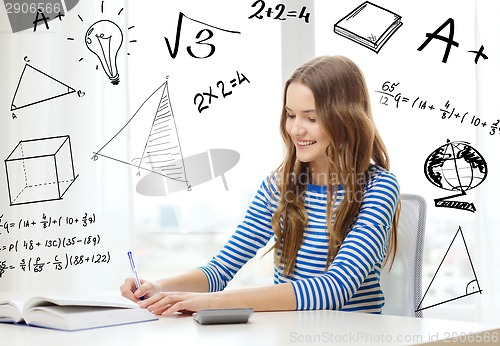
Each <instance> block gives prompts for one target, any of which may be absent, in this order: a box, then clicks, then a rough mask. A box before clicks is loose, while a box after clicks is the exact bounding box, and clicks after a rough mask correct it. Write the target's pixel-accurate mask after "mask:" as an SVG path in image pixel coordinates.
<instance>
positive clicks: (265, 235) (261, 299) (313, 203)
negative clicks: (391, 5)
mask: <svg viewBox="0 0 500 346" xmlns="http://www.w3.org/2000/svg"><path fill="white" fill-rule="evenodd" d="M280 129H281V135H282V137H283V140H284V142H285V146H286V149H287V152H286V156H285V158H284V160H283V162H282V163H281V164H280V165H279V167H278V168H277V169H276V170H275V171H273V172H272V173H271V174H270V175H269V176H268V177H266V178H265V179H264V181H263V182H262V184H261V186H260V188H259V189H258V191H257V193H256V195H255V198H254V200H253V201H252V203H251V204H250V206H249V208H248V211H247V213H246V215H245V218H244V220H243V221H242V223H241V224H240V225H239V226H238V227H237V228H236V231H235V233H234V234H233V235H232V237H231V238H230V239H229V241H228V242H227V243H226V245H225V246H224V247H223V249H222V250H221V251H220V252H219V254H218V255H217V256H215V257H214V258H213V259H212V260H211V261H210V262H209V263H207V264H205V265H203V266H201V267H199V268H196V269H194V270H192V271H190V272H188V273H186V274H183V275H180V276H177V277H173V278H166V279H162V280H158V281H155V282H150V281H144V280H142V281H141V287H139V288H138V289H136V287H135V283H134V280H133V279H132V278H129V279H127V280H126V281H125V283H124V284H123V285H122V286H121V291H122V294H123V295H124V296H126V297H128V298H130V299H132V300H134V301H138V302H139V298H140V297H146V298H147V299H146V300H144V301H143V302H141V304H140V306H141V307H143V308H147V309H149V310H150V311H153V312H154V313H156V314H163V315H169V314H172V313H175V312H178V311H197V310H198V309H202V308H237V307H251V308H253V309H254V310H256V311H273V310H293V309H296V310H307V309H335V310H344V311H363V312H372V313H380V312H381V311H382V307H383V305H384V295H383V292H382V290H381V288H380V285H379V275H380V269H381V268H382V265H384V263H385V262H386V261H387V259H388V258H390V255H394V253H395V251H396V244H397V237H396V232H394V231H393V230H394V229H396V226H397V222H398V213H399V185H398V182H397V179H396V177H395V176H394V175H393V174H392V173H390V172H389V159H388V155H387V151H386V149H385V146H384V144H383V141H382V139H381V138H380V136H379V134H378V132H377V130H376V127H375V124H374V121H373V118H372V114H371V109H370V101H369V96H368V91H367V88H366V83H365V80H364V77H363V74H362V73H361V71H360V70H359V68H358V66H357V65H356V64H354V63H353V62H352V61H351V60H349V59H347V58H345V57H342V56H324V57H318V58H315V59H313V60H311V61H309V62H307V63H306V64H304V65H302V66H301V67H299V68H298V69H297V70H296V71H295V72H294V73H293V74H292V76H291V77H290V79H289V80H288V81H287V82H286V84H285V89H284V96H283V110H282V115H281V120H280ZM270 239H274V246H273V248H272V249H271V250H273V249H274V258H275V261H274V285H270V286H265V287H257V288H248V289H239V290H236V289H234V290H224V288H225V287H226V285H227V283H228V282H229V281H230V280H231V279H232V278H233V277H234V275H235V274H236V273H237V272H238V270H239V269H240V268H241V267H242V266H243V265H244V264H245V263H246V262H247V261H248V260H249V259H251V258H252V257H254V256H255V255H256V253H257V251H258V250H259V249H260V248H262V247H264V246H265V245H266V244H267V243H268V242H269V240H270ZM194 292H199V293H194Z"/></svg>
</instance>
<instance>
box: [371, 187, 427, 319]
mask: <svg viewBox="0 0 500 346" xmlns="http://www.w3.org/2000/svg"><path fill="white" fill-rule="evenodd" d="M400 198H401V213H400V216H399V225H398V248H397V252H396V257H395V260H394V264H393V266H392V268H391V269H390V270H389V268H390V263H387V264H386V265H385V266H384V267H383V268H382V271H381V273H380V285H381V287H382V291H383V292H384V296H385V305H384V307H383V309H382V313H383V314H386V315H398V316H412V317H422V311H418V312H415V310H416V309H417V307H418V305H419V304H420V300H421V299H422V253H423V246H424V233H425V218H426V213H427V207H426V202H425V199H424V198H423V197H421V196H419V195H412V194H401V196H400Z"/></svg>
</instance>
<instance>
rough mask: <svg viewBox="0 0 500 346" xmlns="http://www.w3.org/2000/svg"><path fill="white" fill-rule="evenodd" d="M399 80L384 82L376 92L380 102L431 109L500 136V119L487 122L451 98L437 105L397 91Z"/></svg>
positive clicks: (442, 115) (444, 117) (451, 119)
mask: <svg viewBox="0 0 500 346" xmlns="http://www.w3.org/2000/svg"><path fill="white" fill-rule="evenodd" d="M399 84H400V83H399V82H396V83H392V82H390V81H385V82H384V83H382V87H381V90H376V91H375V92H376V93H379V94H381V96H380V99H379V103H380V104H381V105H384V106H389V105H390V104H392V105H395V106H396V108H399V107H403V105H404V104H408V106H410V107H411V108H414V109H418V110H422V111H430V112H435V113H438V114H439V115H440V117H441V119H443V120H447V121H448V120H449V121H458V122H460V123H461V124H465V125H469V126H471V127H479V128H484V129H485V130H487V131H488V134H489V135H491V136H494V135H498V137H500V131H499V128H500V119H496V121H494V122H491V123H489V122H487V121H485V120H482V119H481V118H480V117H478V116H477V115H473V114H470V113H469V112H467V111H466V112H462V110H459V109H457V108H456V107H453V106H452V103H451V102H450V100H446V102H443V103H442V105H441V106H437V104H436V106H435V105H434V103H432V102H431V101H430V100H426V99H424V98H421V97H420V96H417V97H410V96H407V95H406V94H403V93H401V92H397V88H398V86H399Z"/></svg>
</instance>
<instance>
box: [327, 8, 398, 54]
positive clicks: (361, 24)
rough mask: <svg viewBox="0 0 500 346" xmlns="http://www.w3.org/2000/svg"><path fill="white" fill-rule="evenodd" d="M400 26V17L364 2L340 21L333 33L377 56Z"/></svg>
mask: <svg viewBox="0 0 500 346" xmlns="http://www.w3.org/2000/svg"><path fill="white" fill-rule="evenodd" d="M401 25H403V23H402V22H401V16H400V15H398V14H396V13H394V12H391V11H389V10H387V9H385V8H383V7H380V6H378V5H375V4H373V3H371V2H369V1H365V2H364V3H362V4H361V5H359V6H358V7H356V8H355V9H354V10H352V11H351V12H349V14H347V15H346V16H345V17H343V18H342V19H340V20H339V21H338V22H337V23H336V24H335V26H334V29H333V31H334V32H335V33H336V34H338V35H340V36H343V37H345V38H347V39H349V40H351V41H353V42H356V43H358V44H360V45H362V46H364V47H366V48H368V49H371V50H373V51H374V52H376V53H377V54H378V52H379V51H380V49H382V47H383V46H384V45H385V44H386V43H387V41H388V40H389V38H391V37H392V35H394V33H395V32H396V31H397V30H398V29H399V28H400V27H401Z"/></svg>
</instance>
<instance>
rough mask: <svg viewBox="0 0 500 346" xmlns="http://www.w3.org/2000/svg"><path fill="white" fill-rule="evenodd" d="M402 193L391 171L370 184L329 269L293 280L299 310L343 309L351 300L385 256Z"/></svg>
mask: <svg viewBox="0 0 500 346" xmlns="http://www.w3.org/2000/svg"><path fill="white" fill-rule="evenodd" d="M399 193H400V192H399V185H398V182H397V180H396V178H395V176H394V175H393V174H391V173H389V172H384V173H382V174H380V175H378V176H377V177H376V179H374V181H371V182H370V183H369V184H368V186H367V187H366V189H365V191H364V194H363V201H362V203H361V208H360V212H359V214H358V218H357V220H356V222H355V224H354V225H353V227H352V229H351V231H350V232H349V233H348V234H347V236H346V238H345V239H344V242H343V243H342V245H341V247H340V249H339V252H338V254H337V256H336V257H335V259H334V261H333V262H332V264H331V265H330V267H329V268H328V270H327V271H326V272H325V273H323V274H321V275H318V276H314V277H309V278H305V279H300V280H296V281H293V282H292V285H293V288H294V291H295V297H296V309H297V310H316V309H331V310H340V309H342V308H343V307H344V305H346V303H347V302H349V300H350V299H351V298H352V297H353V295H354V294H355V293H356V292H357V291H358V289H359V288H360V287H361V285H362V284H363V283H364V282H365V280H366V279H367V277H368V275H369V274H370V273H371V272H372V271H373V270H374V269H376V266H378V265H380V263H381V262H382V261H383V259H384V257H385V254H386V250H387V241H388V236H389V234H390V230H391V225H392V219H393V216H394V212H395V209H396V206H397V203H398V200H399Z"/></svg>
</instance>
